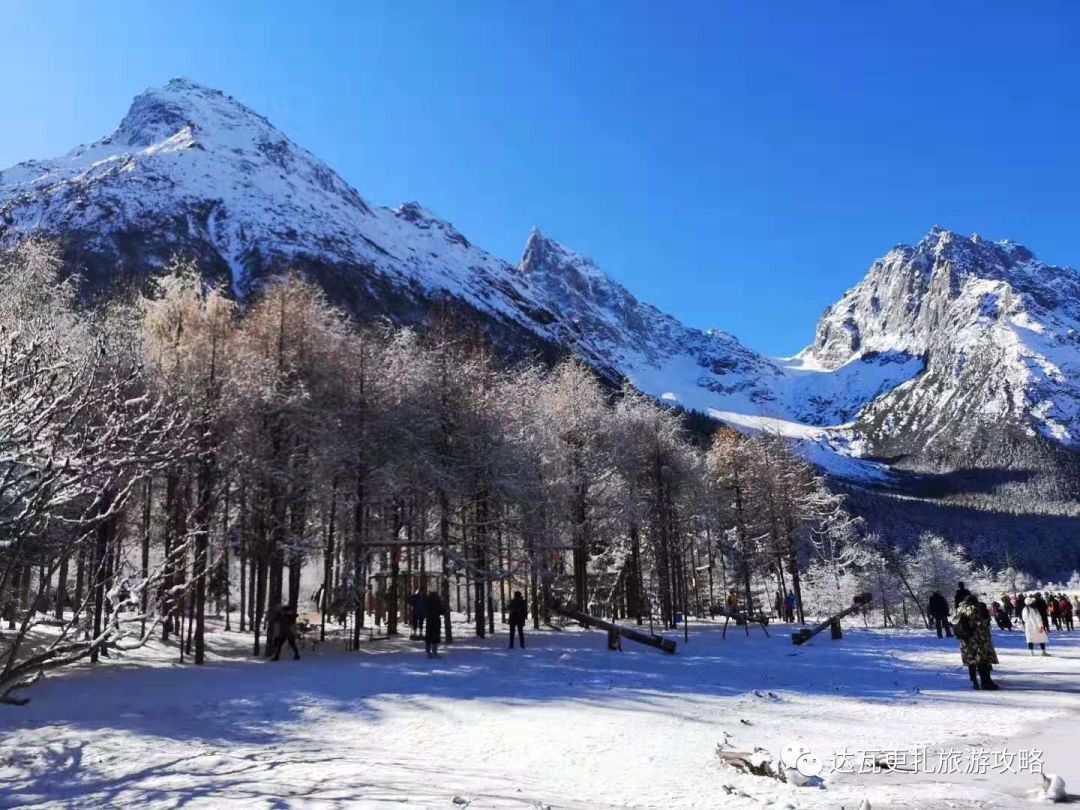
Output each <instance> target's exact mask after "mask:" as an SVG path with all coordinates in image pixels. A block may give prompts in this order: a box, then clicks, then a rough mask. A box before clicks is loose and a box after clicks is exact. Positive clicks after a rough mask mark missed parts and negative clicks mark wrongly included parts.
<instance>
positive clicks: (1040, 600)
mask: <svg viewBox="0 0 1080 810" xmlns="http://www.w3.org/2000/svg"><path fill="white" fill-rule="evenodd" d="M1034 599H1035V609H1036V610H1037V611H1039V614H1040V615H1041V616H1042V621H1043V627H1045V628H1046V632H1047V633H1049V632H1050V611H1049V609H1048V608H1047V605H1046V598H1045V597H1044V596H1043V595H1042V594H1041V593H1039V592H1038V591H1036V592H1035V593H1034Z"/></svg>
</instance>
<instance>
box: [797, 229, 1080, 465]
mask: <svg viewBox="0 0 1080 810" xmlns="http://www.w3.org/2000/svg"><path fill="white" fill-rule="evenodd" d="M884 351H900V352H904V353H906V354H909V355H914V356H920V357H922V358H924V360H925V363H926V369H925V371H924V372H922V373H921V374H919V375H918V376H916V377H915V378H913V379H912V380H910V381H908V382H906V383H904V384H902V385H899V386H897V387H896V388H894V389H893V390H891V391H889V392H887V393H885V394H884V395H883V396H881V397H879V398H877V399H876V400H875V401H874V402H872V403H871V404H870V405H869V406H867V408H866V409H865V410H864V411H863V412H862V413H861V414H860V416H859V418H858V420H857V425H856V427H855V430H854V434H855V435H856V436H857V437H858V438H859V439H861V440H863V441H864V442H865V445H864V447H863V450H864V452H866V453H868V454H872V455H877V456H883V457H889V458H903V459H905V460H906V461H907V463H908V464H909V465H910V466H914V467H919V468H924V469H925V468H929V469H934V470H945V469H956V468H958V467H966V466H1000V465H1003V464H1004V465H1010V464H1013V463H1017V462H1019V461H1021V460H1022V459H1023V457H1024V456H1025V454H1026V453H1027V452H1028V449H1029V448H1027V447H1025V445H1027V444H1029V442H1028V441H1027V439H1031V440H1035V439H1036V438H1039V439H1043V438H1045V439H1047V440H1050V441H1051V442H1053V443H1055V444H1060V445H1062V446H1064V447H1067V448H1075V447H1077V445H1078V443H1080V422H1078V414H1080V276H1078V274H1077V273H1076V272H1074V271H1073V270H1070V269H1068V268H1062V267H1054V266H1051V265H1046V264H1043V263H1042V262H1040V261H1038V260H1037V259H1036V258H1035V257H1034V256H1033V255H1032V253H1031V252H1030V251H1028V250H1027V249H1026V248H1023V247H1021V246H1019V245H1016V244H1013V243H1010V242H1000V243H992V242H987V241H985V240H983V239H981V238H979V237H978V236H973V237H970V238H967V237H963V236H960V235H958V234H955V233H952V232H950V231H946V230H943V229H941V228H935V229H933V230H932V231H931V232H930V233H929V234H928V235H927V236H926V237H925V238H923V239H922V240H921V241H920V242H919V243H918V244H917V245H915V246H914V247H907V246H898V247H896V248H894V249H893V250H892V251H890V252H889V253H888V255H886V256H885V257H884V258H883V259H880V260H879V261H877V262H875V263H874V265H873V266H872V267H871V268H870V272H869V273H868V274H867V276H866V278H865V279H864V280H863V281H862V282H860V283H859V284H858V285H857V286H856V287H855V288H854V289H852V290H851V291H849V292H848V293H847V294H846V295H844V297H843V298H842V299H841V300H840V301H839V302H838V303H837V304H836V305H834V306H832V307H830V309H829V310H828V312H826V314H825V316H824V317H823V318H822V319H821V322H820V323H819V324H818V328H817V335H816V337H815V340H814V343H813V345H812V346H811V347H810V348H809V349H807V350H806V351H805V352H804V355H805V356H806V357H808V358H812V359H813V360H814V361H815V362H817V363H819V364H820V365H822V366H823V367H827V368H837V367H839V366H841V365H843V364H844V363H847V362H850V360H851V359H852V358H853V357H865V356H866V355H867V354H868V353H873V352H884ZM1039 443H1040V442H1034V441H1033V442H1032V443H1031V444H1032V445H1035V444H1039Z"/></svg>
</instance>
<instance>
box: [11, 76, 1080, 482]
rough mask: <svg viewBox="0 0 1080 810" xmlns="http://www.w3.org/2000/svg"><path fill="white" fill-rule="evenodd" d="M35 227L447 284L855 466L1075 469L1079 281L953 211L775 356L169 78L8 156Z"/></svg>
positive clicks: (370, 291)
mask: <svg viewBox="0 0 1080 810" xmlns="http://www.w3.org/2000/svg"><path fill="white" fill-rule="evenodd" d="M33 233H40V234H46V235H49V236H52V237H55V238H57V239H59V240H61V242H62V244H64V245H65V248H66V250H67V254H68V257H69V258H70V260H71V262H72V264H73V265H74V266H77V267H79V268H80V270H82V271H83V272H85V274H86V275H87V277H88V279H89V281H90V283H91V284H92V285H97V286H98V287H101V288H107V287H108V286H110V285H111V284H114V283H117V282H126V281H129V280H132V279H138V278H140V277H142V276H143V275H145V274H146V273H152V272H156V271H159V270H161V269H163V268H164V267H165V266H166V265H167V264H168V262H169V261H171V260H172V257H174V256H175V255H178V254H180V255H187V256H190V257H192V258H194V259H195V260H197V261H198V262H199V264H200V266H201V267H202V268H203V270H204V272H206V274H207V275H208V276H211V277H214V278H217V279H220V280H221V281H223V282H227V283H228V284H230V285H231V286H232V287H233V288H234V289H235V290H236V291H237V293H238V294H240V295H243V294H246V293H247V292H249V291H251V290H252V289H253V288H255V287H257V286H258V284H259V283H260V282H261V281H262V280H263V279H265V278H267V277H270V276H272V275H274V274H275V273H278V272H281V271H283V270H285V269H286V268H298V269H300V270H301V271H303V272H305V273H307V274H308V275H309V276H311V277H312V278H314V279H316V280H317V281H319V282H320V283H321V284H323V285H324V287H325V288H326V289H327V290H328V292H329V293H330V294H331V297H332V298H333V299H334V300H336V301H337V302H339V303H341V304H342V305H344V306H346V307H347V308H349V309H351V310H352V311H353V312H354V313H356V315H357V316H358V317H361V318H366V317H372V316H386V317H390V318H392V319H393V320H395V321H398V322H400V323H411V324H419V323H422V322H423V320H424V318H425V317H426V315H427V313H429V312H430V311H431V308H432V307H433V306H434V305H435V304H436V303H437V302H442V301H449V302H452V303H454V304H455V305H456V306H459V307H462V308H464V309H465V310H467V311H469V312H471V313H473V315H474V316H475V318H476V319H477V322H478V323H480V324H481V325H482V326H483V327H484V328H485V329H486V330H487V331H488V332H489V334H491V336H492V338H493V339H494V340H495V342H496V344H497V345H499V346H500V347H501V348H502V349H504V350H505V351H507V352H508V353H509V354H511V355H514V356H535V355H537V354H540V355H541V356H545V357H554V356H557V355H558V354H559V353H560V352H564V351H570V352H573V353H575V354H577V355H578V356H580V357H581V358H583V359H584V360H585V361H586V362H588V363H590V364H591V365H593V366H594V367H596V368H597V369H598V370H599V371H600V372H601V373H602V374H604V375H605V376H607V377H608V378H609V379H611V380H612V381H617V380H620V379H627V380H629V381H631V382H632V383H634V384H635V385H637V386H638V387H639V388H641V389H642V390H644V391H646V392H648V393H650V394H653V395H654V396H656V397H658V398H659V399H661V400H663V401H667V402H672V403H678V404H680V405H682V406H684V407H687V408H690V409H694V410H699V411H702V412H705V413H709V414H711V415H713V416H715V417H716V418H718V419H722V420H724V421H727V422H729V423H731V424H734V425H736V426H739V427H744V428H746V429H766V430H771V431H777V432H780V433H783V434H785V435H788V436H790V437H792V438H793V439H795V440H797V441H798V442H799V443H800V445H801V446H802V448H803V449H804V451H805V452H806V453H807V455H808V456H809V457H811V458H813V459H814V460H815V461H817V462H818V463H820V464H821V465H822V466H823V467H825V468H826V469H827V470H829V471H831V472H833V473H835V474H837V475H840V476H845V477H849V478H854V479H856V480H858V481H863V482H865V481H871V480H872V481H879V482H887V481H888V480H889V478H890V475H891V470H912V471H917V472H920V473H926V474H939V473H944V472H954V471H957V470H967V469H985V468H990V469H1006V468H1007V469H1016V468H1023V467H1024V465H1025V464H1027V465H1030V464H1035V463H1037V464H1039V465H1044V466H1045V465H1049V467H1050V468H1052V469H1054V470H1058V471H1060V470H1061V469H1062V467H1061V464H1062V463H1064V462H1062V459H1068V458H1071V454H1072V452H1073V450H1074V449H1075V448H1076V446H1077V443H1078V442H1080V422H1078V421H1077V419H1078V412H1080V411H1078V408H1080V336H1078V330H1080V295H1078V294H1080V278H1078V277H1077V275H1076V274H1075V273H1074V272H1073V271H1071V270H1068V269H1066V268H1058V267H1052V266H1049V265H1045V264H1043V263H1041V262H1039V261H1038V260H1037V259H1035V258H1034V256H1033V255H1032V254H1031V253H1030V251H1028V250H1026V249H1025V248H1023V247H1020V246H1019V245H1015V244H1013V243H1010V242H1001V243H992V242H988V241H985V240H983V239H981V238H979V237H977V236H975V237H970V238H968V237H963V236H960V235H958V234H955V233H952V232H949V231H947V230H944V229H941V228H935V229H933V230H931V232H930V233H929V234H928V235H927V236H926V237H924V238H923V239H922V240H921V241H919V242H918V243H917V244H915V245H914V246H903V245H901V246H897V247H895V248H893V249H892V250H891V251H890V252H889V253H888V254H887V255H886V256H884V257H883V258H882V259H879V260H878V261H876V262H875V263H874V264H873V266H872V267H871V268H870V271H869V272H868V274H867V276H866V277H865V278H864V279H863V281H862V282H860V283H859V284H858V285H857V286H856V287H854V288H853V289H852V290H850V291H849V292H848V293H846V294H845V295H844V296H843V297H842V298H841V299H840V301H839V302H838V303H837V304H835V305H833V306H832V307H830V308H829V310H828V311H827V312H826V313H825V315H824V316H823V317H822V319H821V321H820V323H819V324H818V327H817V331H816V335H815V339H814V341H813V343H812V344H811V345H810V346H808V347H807V348H806V349H805V350H804V351H803V352H800V353H799V354H798V355H796V356H795V357H793V358H787V359H778V358H770V357H766V356H764V355H761V354H759V353H757V352H755V351H753V350H751V349H750V348H748V347H746V346H744V345H743V344H741V343H740V342H739V341H738V340H737V339H736V338H735V337H733V336H731V335H728V334H726V333H724V332H721V331H718V330H710V331H704V330H700V329H695V328H693V327H689V326H687V325H685V324H682V323H680V322H679V321H678V320H676V319H675V318H673V317H671V316H669V315H666V314H665V313H663V312H660V311H659V310H658V309H656V308H655V307H653V306H651V305H649V304H646V303H643V302H641V301H639V300H638V299H637V298H636V297H634V296H633V294H632V293H630V291H628V290H627V289H626V288H625V287H623V286H622V285H621V284H619V283H618V282H616V281H614V280H613V279H612V278H611V277H609V276H608V275H606V274H605V273H604V272H603V271H602V270H600V268H599V267H598V266H597V265H596V264H595V263H594V262H592V261H591V260H589V259H587V258H584V257H582V256H580V255H579V254H576V253H574V252H573V251H572V250H570V249H568V248H566V247H565V246H563V245H560V244H559V243H558V242H556V241H554V240H552V239H550V238H548V237H546V236H544V235H543V234H541V233H540V232H539V231H535V230H534V232H533V233H532V234H531V235H530V236H529V237H528V240H527V243H526V246H525V250H524V253H523V256H522V258H521V260H520V262H519V263H518V264H517V265H513V264H511V263H509V262H506V261H504V260H502V259H499V258H497V257H495V256H492V255H491V254H489V253H487V252H485V251H484V250H482V249H481V248H479V247H477V246H476V245H475V244H473V243H472V242H470V241H469V239H468V238H467V237H466V236H464V235H462V234H461V233H459V232H458V231H457V230H456V229H455V228H454V227H453V226H452V225H451V224H450V223H448V222H446V221H445V220H442V219H440V218H438V217H437V216H435V215H434V214H432V213H431V212H429V211H427V210H426V209H425V208H423V207H422V206H421V205H420V204H418V203H405V204H402V205H400V206H398V207H396V208H393V209H391V208H383V207H379V206H375V205H372V204H369V203H368V202H367V201H366V200H365V199H364V198H363V197H362V196H361V195H360V194H359V193H358V192H357V191H356V190H355V189H353V188H352V187H351V186H350V185H349V184H348V183H347V182H345V181H344V180H343V179H342V178H341V177H340V176H339V175H338V174H336V173H335V172H334V171H333V170H332V169H331V168H330V167H329V166H327V165H326V164H325V163H323V162H321V161H320V160H318V158H316V157H315V156H314V155H312V154H310V153H309V152H307V151H306V150H304V149H302V148H301V147H299V146H297V145H296V144H295V143H293V142H292V141H291V140H289V139H288V138H287V137H286V136H285V135H283V134H282V133H281V132H279V131H278V130H277V129H276V128H275V127H273V125H272V124H270V122H269V121H267V120H266V119H265V118H264V117H262V116H260V115H258V114H257V113H256V112H254V111H252V110H250V109H249V108H247V107H246V106H244V105H243V104H241V103H240V102H238V101H236V100H234V99H232V98H230V97H228V96H226V95H224V94H222V93H220V92H219V91H217V90H213V89H210V88H207V87H204V86H202V85H199V84H197V83H194V82H191V81H187V80H174V81H172V82H170V83H169V84H168V85H166V86H165V87H162V88H157V89H151V90H147V91H146V92H144V93H142V94H141V95H139V96H138V97H137V98H136V99H135V100H134V102H133V103H132V105H131V107H130V109H129V111H128V113H127V115H125V116H124V118H123V120H122V121H121V123H120V125H119V126H118V127H117V129H116V131H115V132H113V133H112V134H111V135H109V136H107V137H105V138H103V139H102V140H100V141H97V142H95V143H93V144H90V145H88V146H81V147H78V148H76V149H74V150H73V151H72V152H70V153H68V154H67V155H65V156H63V157H60V158H57V159H54V160H33V161H28V162H25V163H21V164H18V165H17V166H14V167H11V168H9V169H5V170H3V171H0V245H10V244H12V243H14V242H15V241H17V240H19V239H21V238H24V237H25V236H27V235H29V234H33Z"/></svg>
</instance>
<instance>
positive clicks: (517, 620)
mask: <svg viewBox="0 0 1080 810" xmlns="http://www.w3.org/2000/svg"><path fill="white" fill-rule="evenodd" d="M527 615H528V607H527V606H526V604H525V597H524V596H522V595H521V591H514V598H513V599H511V600H510V609H509V610H508V611H507V616H506V618H507V621H508V622H509V623H510V649H511V650H512V649H514V631H515V630H516V631H517V634H518V639H519V640H520V641H521V649H523V650H524V649H525V617H526V616H527Z"/></svg>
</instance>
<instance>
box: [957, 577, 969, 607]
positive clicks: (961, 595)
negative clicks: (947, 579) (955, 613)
mask: <svg viewBox="0 0 1080 810" xmlns="http://www.w3.org/2000/svg"><path fill="white" fill-rule="evenodd" d="M969 596H971V591H969V590H968V589H967V586H966V585H964V583H963V582H957V583H956V595H955V596H954V597H953V610H956V609H957V608H959V607H960V606H961V605H962V604H964V601H965V600H966V599H967V598H968V597H969Z"/></svg>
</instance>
